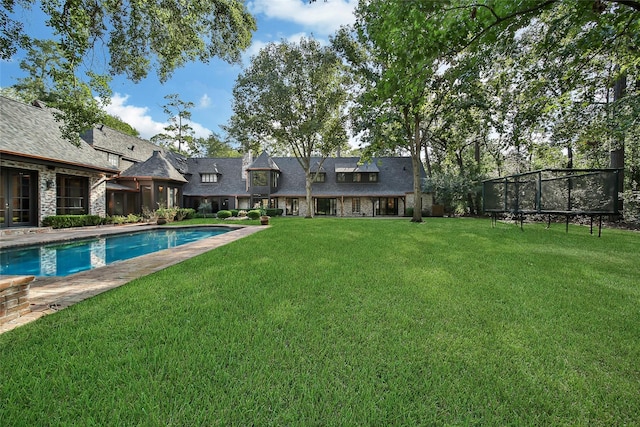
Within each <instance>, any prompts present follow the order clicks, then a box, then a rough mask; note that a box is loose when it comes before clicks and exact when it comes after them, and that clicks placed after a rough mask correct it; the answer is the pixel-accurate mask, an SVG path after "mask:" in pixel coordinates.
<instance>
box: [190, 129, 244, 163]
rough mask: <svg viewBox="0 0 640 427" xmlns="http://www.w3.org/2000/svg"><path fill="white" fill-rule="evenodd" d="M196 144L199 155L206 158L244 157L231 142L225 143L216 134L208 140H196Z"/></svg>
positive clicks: (211, 135)
mask: <svg viewBox="0 0 640 427" xmlns="http://www.w3.org/2000/svg"><path fill="white" fill-rule="evenodd" d="M194 143H195V145H196V147H197V151H198V153H201V154H203V155H204V156H205V157H224V158H229V157H242V153H240V152H239V151H238V150H237V149H235V148H234V147H233V146H232V144H231V142H230V141H223V140H222V139H221V138H220V136H219V135H218V134H217V133H215V132H212V133H211V134H210V135H209V136H208V137H207V138H196V139H195V141H194Z"/></svg>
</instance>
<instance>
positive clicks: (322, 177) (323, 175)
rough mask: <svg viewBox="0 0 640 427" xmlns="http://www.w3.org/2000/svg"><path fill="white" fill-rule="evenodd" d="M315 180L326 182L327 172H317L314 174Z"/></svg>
mask: <svg viewBox="0 0 640 427" xmlns="http://www.w3.org/2000/svg"><path fill="white" fill-rule="evenodd" d="M313 177H314V179H313V182H325V179H326V177H327V174H326V173H324V172H318V173H317V174H315V173H314V174H313Z"/></svg>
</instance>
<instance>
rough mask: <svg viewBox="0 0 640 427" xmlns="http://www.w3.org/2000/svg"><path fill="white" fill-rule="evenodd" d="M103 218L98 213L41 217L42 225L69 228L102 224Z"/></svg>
mask: <svg viewBox="0 0 640 427" xmlns="http://www.w3.org/2000/svg"><path fill="white" fill-rule="evenodd" d="M105 221H106V220H105V218H102V217H100V216H98V215H52V216H47V217H45V218H43V219H42V225H43V226H44V227H51V228H71V227H86V226H95V225H102V224H104V223H105Z"/></svg>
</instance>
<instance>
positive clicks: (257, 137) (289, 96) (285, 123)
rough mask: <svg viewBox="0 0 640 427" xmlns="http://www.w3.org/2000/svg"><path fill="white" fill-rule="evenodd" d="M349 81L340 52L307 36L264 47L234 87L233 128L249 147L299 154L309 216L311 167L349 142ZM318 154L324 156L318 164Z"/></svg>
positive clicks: (311, 213) (311, 180) (312, 177)
mask: <svg viewBox="0 0 640 427" xmlns="http://www.w3.org/2000/svg"><path fill="white" fill-rule="evenodd" d="M344 83H345V81H344V74H343V70H342V64H341V62H340V60H339V58H338V56H337V55H336V53H335V52H333V51H332V50H331V49H330V48H328V47H322V46H320V44H319V43H318V42H317V41H316V40H313V39H307V38H303V39H301V40H300V42H299V43H297V44H296V43H289V42H286V41H282V42H281V43H278V44H276V43H270V44H268V45H267V46H266V47H264V48H263V49H261V50H260V52H259V53H258V54H257V55H256V56H255V57H253V59H252V61H251V64H250V65H249V67H248V68H247V69H246V70H245V71H244V72H243V73H241V74H240V75H239V76H238V78H237V80H236V83H235V86H234V89H233V95H234V101H233V116H232V117H231V120H230V124H229V126H228V127H227V130H228V132H229V134H230V135H232V136H233V137H234V138H236V139H237V140H239V141H240V142H241V143H242V145H243V146H244V147H245V148H246V147H253V148H256V147H257V146H259V145H260V144H264V145H265V147H269V148H271V149H272V150H273V151H280V152H284V153H287V154H292V155H293V156H295V157H296V159H297V160H298V162H299V163H300V166H301V167H302V169H303V170H304V172H305V177H306V203H307V215H308V216H309V217H311V216H313V206H312V198H311V190H312V182H313V180H314V178H315V176H313V175H314V174H313V173H312V168H313V167H314V166H317V170H318V171H319V170H320V167H321V166H322V163H323V162H324V159H326V158H327V157H328V156H329V155H331V154H332V153H334V152H335V151H336V150H337V149H339V148H343V147H345V146H346V145H347V135H346V130H345V120H346V115H345V100H346V91H345V86H344ZM314 157H320V160H319V164H318V165H315V164H312V158H314ZM317 173H318V172H315V174H317Z"/></svg>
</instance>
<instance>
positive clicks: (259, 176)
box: [251, 171, 269, 187]
mask: <svg viewBox="0 0 640 427" xmlns="http://www.w3.org/2000/svg"><path fill="white" fill-rule="evenodd" d="M267 173H268V171H251V185H252V186H254V187H266V186H267V185H268V182H267V181H268V178H269V175H267Z"/></svg>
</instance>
